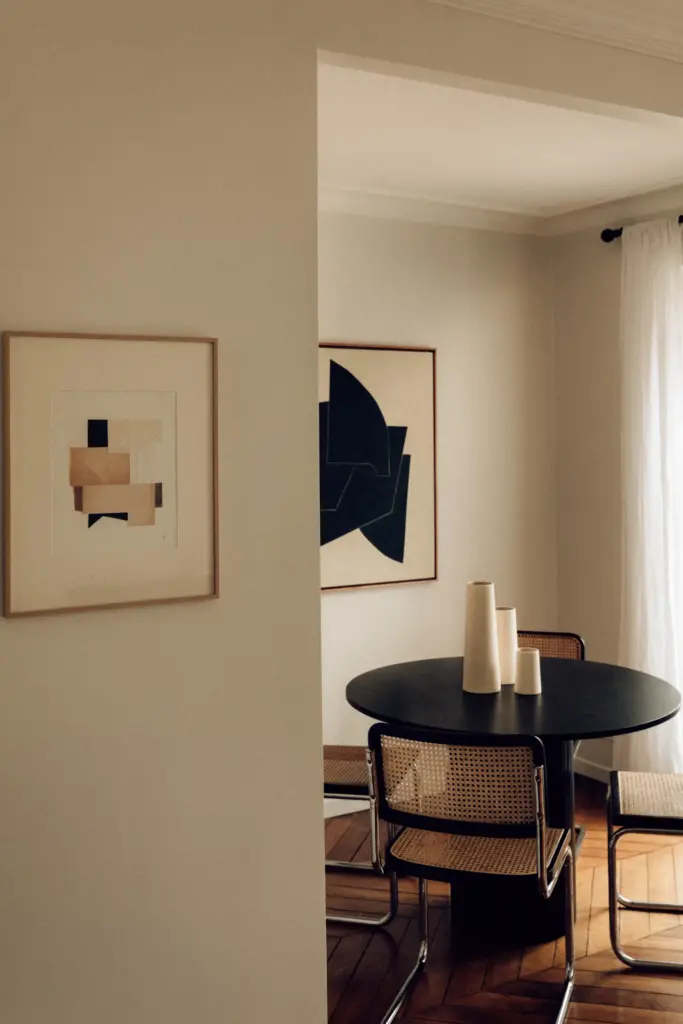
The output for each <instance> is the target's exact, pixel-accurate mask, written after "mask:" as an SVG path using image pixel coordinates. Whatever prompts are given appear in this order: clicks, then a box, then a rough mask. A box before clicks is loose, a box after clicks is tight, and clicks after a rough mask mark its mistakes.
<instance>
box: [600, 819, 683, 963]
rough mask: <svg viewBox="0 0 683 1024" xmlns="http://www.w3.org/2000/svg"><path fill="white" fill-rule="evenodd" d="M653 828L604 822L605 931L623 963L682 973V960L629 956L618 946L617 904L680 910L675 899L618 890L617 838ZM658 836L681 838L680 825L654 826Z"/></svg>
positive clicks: (628, 907) (627, 907)
mask: <svg viewBox="0 0 683 1024" xmlns="http://www.w3.org/2000/svg"><path fill="white" fill-rule="evenodd" d="M653 833H654V829H646V828H628V827H625V828H618V829H612V827H611V823H610V824H608V858H609V862H608V872H609V934H610V941H611V943H612V949H613V951H614V955H615V956H616V957H618V959H619V960H621V962H622V963H623V964H626V966H627V967H636V968H638V969H644V970H651V971H674V972H676V973H678V974H683V963H676V962H675V961H672V960H643V959H641V958H640V957H635V956H630V955H629V954H628V953H627V952H625V950H624V949H623V948H622V946H621V940H620V936H619V932H620V929H619V914H620V911H619V907H620V906H621V907H623V909H624V910H645V911H649V912H650V913H654V914H662V913H663V914H683V905H681V904H677V903H643V902H640V901H639V900H631V899H629V898H628V897H627V896H623V895H622V894H621V893H620V892H619V882H618V879H617V846H618V844H619V840H620V839H622V838H623V837H624V836H628V835H652V834H653ZM656 834H657V835H659V836H678V837H679V838H683V827H682V828H681V829H680V830H675V829H662V830H660V829H657V833H656Z"/></svg>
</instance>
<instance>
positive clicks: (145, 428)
mask: <svg viewBox="0 0 683 1024" xmlns="http://www.w3.org/2000/svg"><path fill="white" fill-rule="evenodd" d="M216 353H217V344H216V340H215V339H213V338H157V337H134V336H114V335H107V334H101V335H90V334H87V335H86V334H44V333H31V332H24V331H22V332H7V333H5V334H3V335H2V377H3V405H4V410H3V411H4V436H3V459H4V614H5V615H6V616H17V615H37V614H47V613H50V612H60V611H69V610H71V611H73V610H81V609H86V608H104V607H109V606H115V605H132V604H147V603H151V602H157V601H182V600H188V599H198V598H209V597H217V596H218V514H217V513H218V482H217V450H216V445H217V437H216V378H217V355H216Z"/></svg>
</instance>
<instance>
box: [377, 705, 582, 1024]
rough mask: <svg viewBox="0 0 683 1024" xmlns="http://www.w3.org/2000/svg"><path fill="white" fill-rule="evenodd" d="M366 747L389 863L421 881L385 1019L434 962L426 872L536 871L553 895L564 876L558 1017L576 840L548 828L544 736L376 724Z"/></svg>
mask: <svg viewBox="0 0 683 1024" xmlns="http://www.w3.org/2000/svg"><path fill="white" fill-rule="evenodd" d="M369 747H370V752H371V757H372V767H373V777H374V779H375V785H376V791H377V802H376V809H377V815H378V817H379V818H380V819H381V820H383V821H385V822H387V823H388V824H389V825H391V826H393V828H394V829H395V830H396V833H395V835H394V837H393V838H391V839H390V841H389V843H388V845H387V848H386V851H385V866H386V869H387V870H389V871H391V872H393V873H395V874H397V875H408V876H411V877H414V878H417V879H418V886H419V917H420V946H419V950H418V954H417V959H416V962H415V965H414V966H413V968H412V970H411V971H410V973H409V975H408V977H407V978H406V980H405V981H404V982H403V984H402V985H401V988H400V989H399V991H398V993H397V994H396V996H395V998H394V1000H393V1002H392V1003H391V1006H390V1007H389V1009H388V1010H387V1011H386V1013H385V1015H384V1017H383V1019H382V1024H391V1022H392V1021H394V1020H395V1019H396V1017H397V1016H398V1014H399V1012H400V1010H401V1007H402V1005H403V1003H404V1001H405V999H406V997H407V994H408V992H409V989H410V987H411V984H412V982H413V981H414V980H415V978H416V976H417V975H418V973H419V972H420V971H421V970H422V968H423V967H424V966H425V964H426V962H427V956H428V921H427V916H428V896H427V881H428V880H429V879H436V880H439V881H443V882H454V881H456V880H458V879H459V878H460V877H461V876H463V875H468V874H473V873H474V874H489V875H526V876H532V877H533V876H534V875H535V876H536V879H537V883H538V889H539V891H540V893H541V896H542V897H543V898H544V899H548V898H549V897H550V896H551V894H552V893H553V891H554V889H555V886H556V884H557V882H558V880H559V878H560V876H561V875H562V874H563V873H564V885H565V897H566V924H565V950H566V968H565V982H564V988H563V994H562V1001H561V1005H560V1009H559V1012H558V1014H557V1017H556V1024H561V1022H562V1021H563V1020H564V1018H565V1016H566V1013H567V1009H568V1007H569V1001H570V998H571V993H572V988H573V984H574V915H575V906H574V875H573V870H572V846H571V835H570V830H569V829H555V828H549V827H548V825H547V821H546V794H545V751H544V748H543V744H542V742H541V740H539V739H538V738H536V737H534V736H529V737H515V736H509V737H508V736H506V737H492V736H468V735H458V734H456V733H445V732H444V733H442V732H435V731H433V730H424V729H415V728H407V727H398V726H388V725H383V724H378V725H374V726H372V728H371V729H370V734H369ZM456 909H457V908H456ZM492 928H495V921H493V922H492Z"/></svg>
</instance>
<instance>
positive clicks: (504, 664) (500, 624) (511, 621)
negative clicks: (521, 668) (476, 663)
mask: <svg viewBox="0 0 683 1024" xmlns="http://www.w3.org/2000/svg"><path fill="white" fill-rule="evenodd" d="M496 629H497V633H498V657H499V658H500V681H501V683H502V685H503V686H514V682H515V676H516V675H517V644H518V641H517V609H516V608H496Z"/></svg>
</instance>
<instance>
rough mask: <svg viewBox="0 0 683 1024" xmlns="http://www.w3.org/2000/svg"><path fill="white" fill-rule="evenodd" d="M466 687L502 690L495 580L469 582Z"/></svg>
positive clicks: (464, 671)
mask: <svg viewBox="0 0 683 1024" xmlns="http://www.w3.org/2000/svg"><path fill="white" fill-rule="evenodd" d="M462 688H463V690H465V691H466V692H467V693H496V692H497V691H498V690H500V660H499V657H498V634H497V630H496V596H495V591H494V587H493V583H468V584H467V608H466V613H465V663H464V667H463V676H462Z"/></svg>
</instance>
